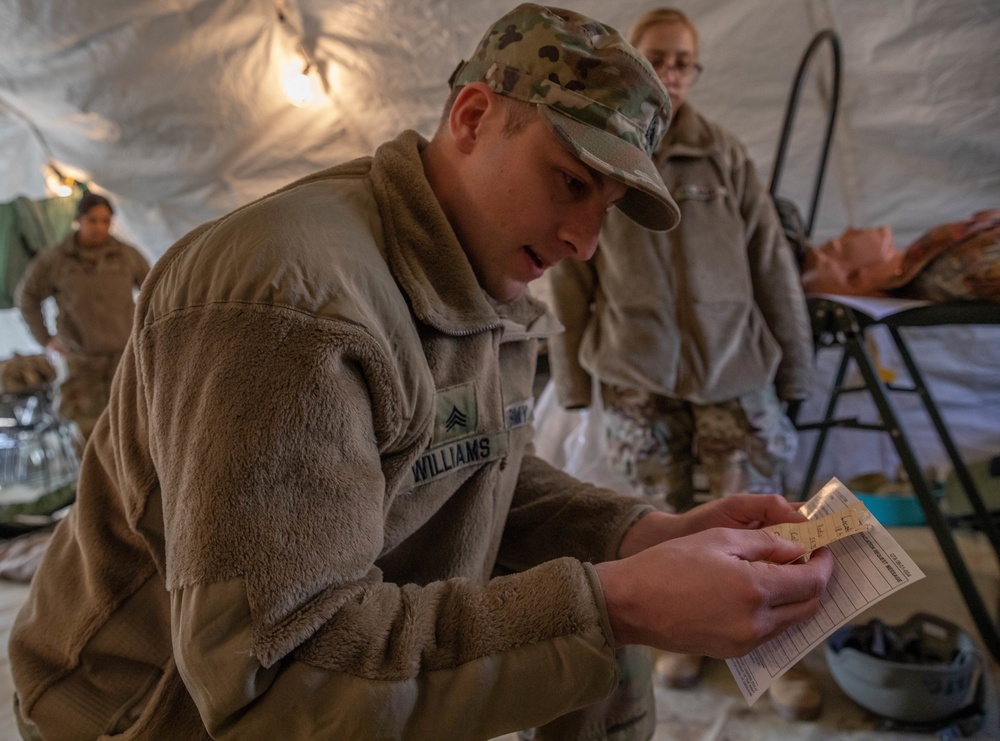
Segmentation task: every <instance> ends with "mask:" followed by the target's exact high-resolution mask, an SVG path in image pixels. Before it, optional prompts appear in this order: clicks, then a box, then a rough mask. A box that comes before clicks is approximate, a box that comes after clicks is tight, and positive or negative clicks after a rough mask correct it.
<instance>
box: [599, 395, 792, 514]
mask: <svg viewBox="0 0 1000 741" xmlns="http://www.w3.org/2000/svg"><path fill="white" fill-rule="evenodd" d="M601 392H602V393H601V396H602V400H603V402H604V429H605V435H606V440H605V442H606V450H607V457H608V462H609V463H610V465H611V466H612V467H613V468H615V469H616V470H617V471H618V472H619V473H621V474H622V475H623V476H624V477H625V478H626V479H628V480H629V481H630V482H632V484H633V486H634V487H635V488H636V491H637V492H638V493H639V494H641V495H643V496H645V497H647V498H649V499H650V500H652V501H655V502H660V503H664V502H665V503H666V505H667V506H668V507H669V508H670V509H672V510H673V511H675V512H685V511H687V510H688V509H690V508H691V507H693V506H694V505H695V504H696V503H697V501H696V496H695V495H696V492H698V491H700V492H703V493H704V496H705V497H706V498H716V497H721V496H726V495H727V494H734V493H736V492H739V491H757V492H775V493H783V486H782V478H783V476H784V473H785V470H786V469H787V467H788V463H789V462H790V461H791V459H792V458H794V457H795V450H796V442H797V437H796V432H795V428H794V427H793V426H792V423H791V422H790V421H789V419H788V417H786V416H785V414H784V411H783V410H782V407H781V403H780V402H779V401H778V398H777V395H776V394H775V392H774V389H773V388H772V387H768V388H766V389H763V390H761V391H757V392H753V393H750V394H746V395H744V396H741V397H739V398H738V399H733V400H731V401H724V402H721V403H718V404H693V403H691V402H688V401H684V400H681V399H673V398H669V397H666V396H659V395H657V394H651V393H648V392H646V391H640V390H637V389H629V388H622V387H618V386H608V385H603V386H602V387H601Z"/></svg>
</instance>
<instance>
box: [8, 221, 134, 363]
mask: <svg viewBox="0 0 1000 741" xmlns="http://www.w3.org/2000/svg"><path fill="white" fill-rule="evenodd" d="M147 273H149V265H148V264H147V263H146V259H145V258H144V257H143V256H142V255H141V254H139V252H138V251H137V250H136V249H135V248H134V247H131V246H130V245H127V244H125V243H124V242H119V241H118V240H117V239H115V238H114V237H108V238H107V240H106V241H105V242H104V244H102V245H100V246H98V247H87V248H83V247H80V245H79V244H77V241H76V232H75V231H74V232H71V233H70V234H69V235H68V236H67V237H66V239H64V240H63V241H62V242H61V243H59V244H58V245H55V246H54V247H51V248H49V249H46V250H43V251H42V252H40V253H39V254H38V256H37V257H35V259H33V260H32V261H31V262H30V263H28V267H27V269H26V270H25V272H24V275H23V276H22V277H21V280H20V282H19V283H18V285H17V290H16V291H15V294H14V301H15V303H16V304H17V308H19V309H20V310H21V314H22V316H24V321H25V322H26V323H27V325H28V329H30V330H31V334H32V336H33V337H34V338H35V339H36V340H37V341H38V344H40V345H41V346H42V347H45V345H46V344H47V343H48V342H49V340H50V339H52V335H50V334H49V330H48V328H47V327H46V326H45V318H44V316H43V315H42V302H43V301H44V300H45V299H47V298H48V297H49V296H52V297H54V298H55V300H56V307H57V309H58V315H57V316H56V336H57V337H58V338H59V339H60V340H62V342H63V344H64V345H66V348H67V349H68V350H69V351H70V352H73V353H83V354H92V353H94V354H99V353H117V352H121V350H122V348H123V347H125V343H126V342H128V337H129V332H131V330H132V314H133V313H134V312H135V302H134V301H133V298H132V295H133V290H134V289H136V288H138V287H139V286H140V285H142V281H143V279H144V278H145V277H146V274H147Z"/></svg>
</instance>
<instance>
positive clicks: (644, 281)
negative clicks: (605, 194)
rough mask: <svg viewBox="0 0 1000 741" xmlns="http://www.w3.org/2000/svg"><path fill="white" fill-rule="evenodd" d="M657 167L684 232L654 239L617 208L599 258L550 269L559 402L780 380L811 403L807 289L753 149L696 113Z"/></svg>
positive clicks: (693, 393)
mask: <svg viewBox="0 0 1000 741" xmlns="http://www.w3.org/2000/svg"><path fill="white" fill-rule="evenodd" d="M657 163H658V167H659V170H660V174H661V175H662V176H663V180H664V182H665V183H666V184H667V187H668V188H669V189H670V192H671V194H673V197H674V199H675V200H676V201H677V203H678V205H679V206H680V209H681V222H680V225H679V226H678V227H677V228H676V229H674V230H673V231H671V232H667V233H663V232H653V231H649V230H646V229H643V228H642V227H640V226H638V225H637V224H636V223H635V222H633V221H631V220H630V219H628V217H626V216H625V215H624V214H622V213H620V212H618V211H617V210H613V211H612V212H611V213H609V215H608V217H607V219H606V220H605V226H604V230H603V231H602V234H601V240H600V247H599V248H598V251H597V254H596V256H595V257H594V259H593V260H591V261H590V262H588V263H581V262H578V261H568V260H564V261H563V262H562V263H560V264H558V265H556V266H555V267H554V268H552V270H551V271H550V274H551V281H552V292H553V300H554V304H555V309H556V314H557V316H558V317H559V320H560V321H561V322H562V323H563V324H564V325H565V327H566V332H565V333H564V334H562V335H559V336H557V337H555V338H553V340H552V341H551V343H550V348H551V361H552V370H553V376H554V378H555V382H556V390H557V393H558V397H559V400H560V402H561V403H562V404H563V405H564V406H570V407H579V406H586V405H588V404H589V403H590V396H591V375H596V376H597V377H598V378H600V379H601V381H603V382H605V383H611V384H617V385H621V386H627V387H630V388H638V389H642V390H644V391H650V392H653V393H657V394H661V395H664V396H671V397H678V398H683V399H685V400H687V401H691V402H695V403H715V402H720V401H726V400H731V399H735V398H737V397H739V396H741V395H742V394H745V393H748V392H751V391H757V390H760V389H762V388H765V387H766V386H767V385H768V384H770V383H772V382H774V384H775V386H776V389H777V392H778V396H779V397H780V398H782V399H799V398H805V397H806V396H808V394H809V390H810V382H811V367H812V335H811V329H810V326H809V317H808V313H807V311H806V305H805V299H804V297H803V293H802V286H801V282H800V279H799V274H798V270H797V267H796V265H795V260H794V257H793V255H792V252H791V249H790V248H789V246H788V244H787V242H786V241H785V238H784V234H783V232H782V229H781V225H780V222H779V221H778V217H777V214H776V212H775V210H774V206H773V204H772V203H771V200H770V197H769V195H768V193H767V191H766V189H764V188H763V187H762V186H761V184H760V182H759V181H758V180H757V175H756V174H755V171H754V167H753V163H752V162H751V161H750V159H749V158H748V157H747V153H746V150H745V148H744V147H743V145H742V144H741V143H740V142H739V140H738V139H736V137H734V136H733V135H732V134H730V133H729V132H727V131H726V130H725V129H723V128H722V127H720V126H718V125H716V124H714V123H712V122H710V121H708V120H707V119H705V118H704V117H702V116H701V115H699V114H698V113H697V112H696V111H695V110H694V109H692V108H691V105H690V103H685V104H684V105H683V106H682V107H681V108H680V110H679V111H678V113H677V118H676V120H675V121H674V122H673V124H672V125H671V127H670V129H669V130H668V132H667V135H666V137H665V138H664V142H663V144H662V145H661V147H660V151H659V153H658V155H657ZM571 262H572V264H570V263H571Z"/></svg>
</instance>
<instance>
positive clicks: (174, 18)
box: [0, 0, 1000, 256]
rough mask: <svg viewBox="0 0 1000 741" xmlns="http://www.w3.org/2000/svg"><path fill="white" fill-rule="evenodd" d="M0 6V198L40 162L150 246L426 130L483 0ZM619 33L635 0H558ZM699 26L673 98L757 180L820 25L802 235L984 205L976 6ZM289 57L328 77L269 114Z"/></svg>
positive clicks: (903, 222) (920, 226)
mask: <svg viewBox="0 0 1000 741" xmlns="http://www.w3.org/2000/svg"><path fill="white" fill-rule="evenodd" d="M279 2H280V4H281V6H282V11H283V13H284V16H285V19H286V20H285V21H284V22H281V21H279V19H278V12H277V11H278V5H276V4H275V2H273V1H271V0H88V1H87V2H78V3H56V2H53V0H5V2H4V3H3V5H2V6H0V201H9V200H11V199H13V198H14V197H16V196H18V195H21V194H24V195H28V196H29V197H33V198H40V197H44V196H45V194H46V191H45V184H44V181H43V179H42V166H43V165H44V164H45V162H46V160H47V159H48V158H49V157H51V158H52V159H54V160H55V161H56V162H57V163H59V164H61V165H63V166H65V167H66V168H68V169H72V170H74V171H78V172H79V173H81V174H82V175H84V176H86V177H87V178H88V179H89V180H91V181H92V182H93V183H94V184H95V186H96V187H97V188H99V189H102V190H104V191H107V192H108V193H109V194H110V195H111V196H112V197H113V198H114V199H115V201H116V203H117V205H118V206H119V216H120V218H119V219H118V223H117V226H118V230H119V232H120V233H121V234H122V235H123V236H125V237H126V238H129V239H131V240H133V241H135V242H136V243H137V244H139V245H140V246H142V247H143V248H144V249H145V250H146V251H147V252H148V253H149V254H150V255H151V256H156V255H159V254H161V253H162V252H163V251H164V250H165V249H166V248H167V247H168V246H169V245H170V243H171V242H172V241H173V240H174V239H176V238H177V237H178V236H180V235H181V234H183V233H184V232H186V231H187V230H188V229H190V228H192V227H193V226H195V225H197V224H198V223H200V222H202V221H204V220H206V219H208V218H212V217H215V216H217V215H219V214H221V213H224V212H226V211H228V210H229V209H231V208H234V207H236V206H238V205H240V204H241V203H244V202H246V201H247V200H250V199H252V198H255V197H257V196H260V195H262V194H264V193H266V192H268V191H270V190H272V189H274V188H276V187H278V186H279V185H281V184H283V183H285V182H287V181H289V180H291V179H293V178H295V177H298V176H300V175H303V174H306V173H308V172H310V171H312V170H315V169H319V168H322V167H326V166H329V165H330V164H334V163H336V162H339V161H343V160H346V159H349V158H352V157H355V156H358V155H362V154H367V153H369V152H371V151H372V149H373V148H374V147H376V146H377V145H378V144H379V143H380V142H381V141H383V140H385V139H387V138H389V137H391V136H393V135H394V134H395V133H396V132H398V131H399V130H401V129H403V128H415V129H417V130H419V131H421V132H423V133H425V134H430V133H431V132H432V131H433V129H434V127H435V125H436V121H437V118H438V116H439V114H440V108H441V105H442V104H443V102H444V99H445V97H446V94H447V90H446V85H445V80H447V78H448V76H449V75H450V73H451V71H452V69H453V68H454V66H455V64H456V63H457V62H458V60H459V59H460V58H461V57H462V56H463V55H464V54H468V53H469V52H470V51H471V50H472V49H473V47H474V46H475V44H476V42H477V41H478V39H479V37H480V35H481V33H482V31H483V30H484V29H485V26H486V24H487V23H488V22H489V21H490V20H492V19H493V18H495V17H497V16H499V15H501V14H502V13H503V12H505V11H506V10H507V9H509V8H510V7H512V6H513V4H514V3H512V2H495V1H493V0H371V1H362V0H355V1H350V0H325V1H324V0H301V1H300V2H298V3H296V2H295V1H294V0H279ZM566 4H568V5H570V6H571V7H574V8H576V9H578V10H580V11H582V12H584V13H588V14H590V15H593V16H595V17H597V18H600V19H601V20H604V21H607V22H609V23H611V24H612V25H615V26H617V27H619V28H626V27H627V26H628V25H629V23H630V22H631V20H632V19H634V18H635V17H636V16H637V15H639V14H640V13H641V12H643V11H645V10H647V9H649V8H651V7H654V5H655V4H653V3H649V2H638V1H637V0H619V2H617V3H613V4H612V3H607V2H598V1H597V0H578V1H577V2H572V3H566ZM676 5H677V6H678V7H680V8H682V9H684V10H685V11H686V12H688V13H689V14H690V15H691V16H692V17H693V18H694V20H695V22H696V23H697V24H698V25H699V28H700V31H701V52H702V54H701V55H702V61H703V62H704V63H705V66H706V73H705V75H704V76H703V78H702V79H701V81H699V83H698V85H697V87H696V88H695V90H694V92H693V93H692V98H691V100H692V102H693V103H694V104H695V105H696V106H698V107H699V108H700V109H702V110H703V111H704V112H706V113H707V114H709V115H710V116H712V117H715V118H716V119H718V120H719V121H721V122H722V123H724V124H725V125H726V126H728V127H729V128H730V129H732V130H734V131H735V132H736V133H737V134H738V135H739V136H740V137H742V138H743V139H744V141H746V142H747V144H748V145H749V147H750V149H751V153H752V154H753V155H754V157H755V158H756V160H757V162H758V166H759V169H760V171H761V175H762V178H764V179H765V180H766V179H767V177H768V175H769V172H770V167H771V162H772V161H773V157H774V148H775V145H776V142H777V139H778V133H779V130H780V126H781V120H782V114H783V110H784V105H785V100H786V97H787V95H788V90H789V87H790V85H791V81H792V78H793V76H794V73H795V69H796V66H797V64H798V61H799V58H800V56H801V54H802V52H803V50H804V49H805V47H806V46H807V44H808V43H809V40H810V39H811V38H812V36H813V34H814V33H815V32H816V31H817V30H819V29H820V28H826V27H831V28H833V29H835V30H836V31H837V33H838V34H839V35H840V37H841V43H842V45H843V49H844V62H845V68H844V93H843V98H842V100H843V102H842V113H841V116H840V120H839V122H838V131H837V139H836V144H835V149H834V152H833V156H832V159H831V162H830V165H829V168H828V169H829V175H828V178H827V188H826V190H825V192H824V195H823V201H822V204H821V207H820V216H819V219H818V222H817V236H818V237H825V236H831V235H833V234H836V233H839V232H840V231H842V230H843V229H844V228H845V227H846V226H848V225H855V226H868V225H875V224H889V225H891V226H893V228H894V229H895V230H896V234H897V241H898V242H899V243H900V244H905V243H906V242H907V241H909V240H910V239H913V238H915V237H916V236H918V235H919V234H920V233H921V232H922V231H924V230H925V229H927V228H929V227H931V226H933V225H935V224H937V223H940V222H943V221H948V220H952V219H956V218H960V217H962V216H964V215H967V214H968V213H970V212H972V211H973V210H976V209H979V208H986V207H996V206H998V205H1000V167H998V164H1000V75H997V70H998V69H1000V45H998V44H997V43H996V39H997V38H998V37H1000V5H998V4H997V3H996V2H995V0H963V2H960V3H955V2H946V1H945V0H894V2H892V3H871V2H868V0H838V1H837V2H820V1H819V0H808V1H807V2H801V1H800V0H699V1H698V2H695V0H678V2H677V3H676ZM299 48H301V49H302V50H303V51H304V52H305V53H306V55H307V56H308V57H311V58H312V59H313V60H314V61H315V63H316V66H317V68H318V69H319V70H320V72H321V73H322V74H323V75H324V77H325V78H326V79H327V80H328V84H329V90H330V91H329V95H328V96H327V98H326V100H325V102H324V103H323V104H322V105H320V106H319V107H315V108H298V107H295V106H293V105H291V104H290V102H289V100H288V98H287V96H286V95H285V93H284V92H283V89H282V85H281V81H280V71H281V67H282V64H283V63H284V62H286V61H287V60H289V59H294V58H296V53H297V49H299ZM817 66H818V67H819V68H820V69H818V70H817V72H818V73H821V74H816V75H814V76H813V77H812V78H811V79H810V83H809V89H808V90H807V94H806V95H805V97H804V100H803V106H802V109H801V110H800V113H799V118H798V124H797V127H796V135H795V137H794V138H793V140H792V148H791V150H790V152H789V156H788V164H787V165H786V173H785V176H784V178H783V181H782V185H783V187H782V190H783V192H785V193H787V194H788V195H792V196H793V197H794V198H795V199H796V200H797V201H798V202H799V203H800V205H802V206H803V207H805V206H806V205H807V203H808V190H809V188H810V187H811V183H812V178H813V174H814V168H815V158H816V155H817V152H818V149H819V145H818V143H817V139H818V136H819V132H820V131H821V129H822V116H823V105H822V103H821V100H822V96H823V93H824V90H825V87H824V83H827V84H828V77H829V75H827V74H822V73H823V72H824V70H823V69H822V68H824V67H826V66H827V65H826V64H825V61H824V63H821V64H819V65H817Z"/></svg>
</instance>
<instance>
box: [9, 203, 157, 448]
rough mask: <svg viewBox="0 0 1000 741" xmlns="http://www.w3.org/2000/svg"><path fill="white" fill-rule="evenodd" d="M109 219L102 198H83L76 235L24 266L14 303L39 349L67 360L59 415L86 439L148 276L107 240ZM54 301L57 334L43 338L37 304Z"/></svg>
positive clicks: (130, 254)
mask: <svg viewBox="0 0 1000 741" xmlns="http://www.w3.org/2000/svg"><path fill="white" fill-rule="evenodd" d="M113 213H114V211H113V209H112V208H111V203H110V202H109V201H108V199H107V198H105V197H104V196H100V195H97V194H95V193H90V192H88V193H84V195H83V197H81V198H80V202H79V204H77V209H76V219H77V224H78V228H77V229H76V230H75V231H73V232H72V233H71V234H69V236H67V237H66V239H65V240H63V241H62V242H61V243H60V244H58V245H55V246H53V247H51V248H49V249H47V250H45V251H43V252H42V253H40V254H39V255H38V256H37V257H36V258H35V259H33V260H32V261H31V262H30V263H29V264H28V268H27V270H26V271H25V273H24V276H23V277H22V278H21V282H20V283H19V284H18V287H17V291H16V302H17V306H18V308H19V309H20V310H21V314H22V315H23V316H24V320H25V322H26V323H27V325H28V328H29V329H30V330H31V334H32V335H33V336H34V338H35V339H36V340H37V341H38V343H39V344H40V345H42V347H45V348H46V349H48V350H52V351H54V352H57V353H60V354H62V355H64V356H65V358H66V366H67V376H66V379H65V380H64V381H63V383H62V385H61V386H60V389H59V407H58V409H59V414H60V416H62V417H63V418H64V419H67V420H70V421H72V422H76V424H77V425H78V426H79V428H80V433H81V434H82V435H83V438H84V440H86V439H87V438H89V437H90V433H91V431H92V430H93V428H94V424H95V423H96V422H97V418H98V417H100V416H101V412H103V411H104V408H105V407H106V406H107V404H108V397H109V396H110V393H111V379H112V378H113V377H114V374H115V369H116V368H117V367H118V361H119V360H120V359H121V356H122V350H123V348H124V347H125V343H126V342H127V341H128V336H129V333H130V332H131V329H132V314H133V312H134V311H135V302H134V300H133V291H134V290H135V289H137V288H139V286H140V285H141V284H142V281H143V279H144V278H145V277H146V274H147V273H148V272H149V265H148V264H147V263H146V260H145V258H143V256H142V255H141V254H139V252H138V251H136V250H135V248H133V247H131V246H129V245H127V244H125V243H124V242H120V241H118V240H117V239H115V238H114V237H112V236H111V235H110V234H109V233H108V230H109V228H110V226H111V216H112V214H113ZM50 296H51V297H53V298H55V301H56V307H57V309H58V315H57V317H56V333H55V335H52V334H50V333H49V330H48V327H47V326H46V324H45V317H44V315H43V313H42V302H43V301H44V300H45V299H47V298H49V297H50Z"/></svg>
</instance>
